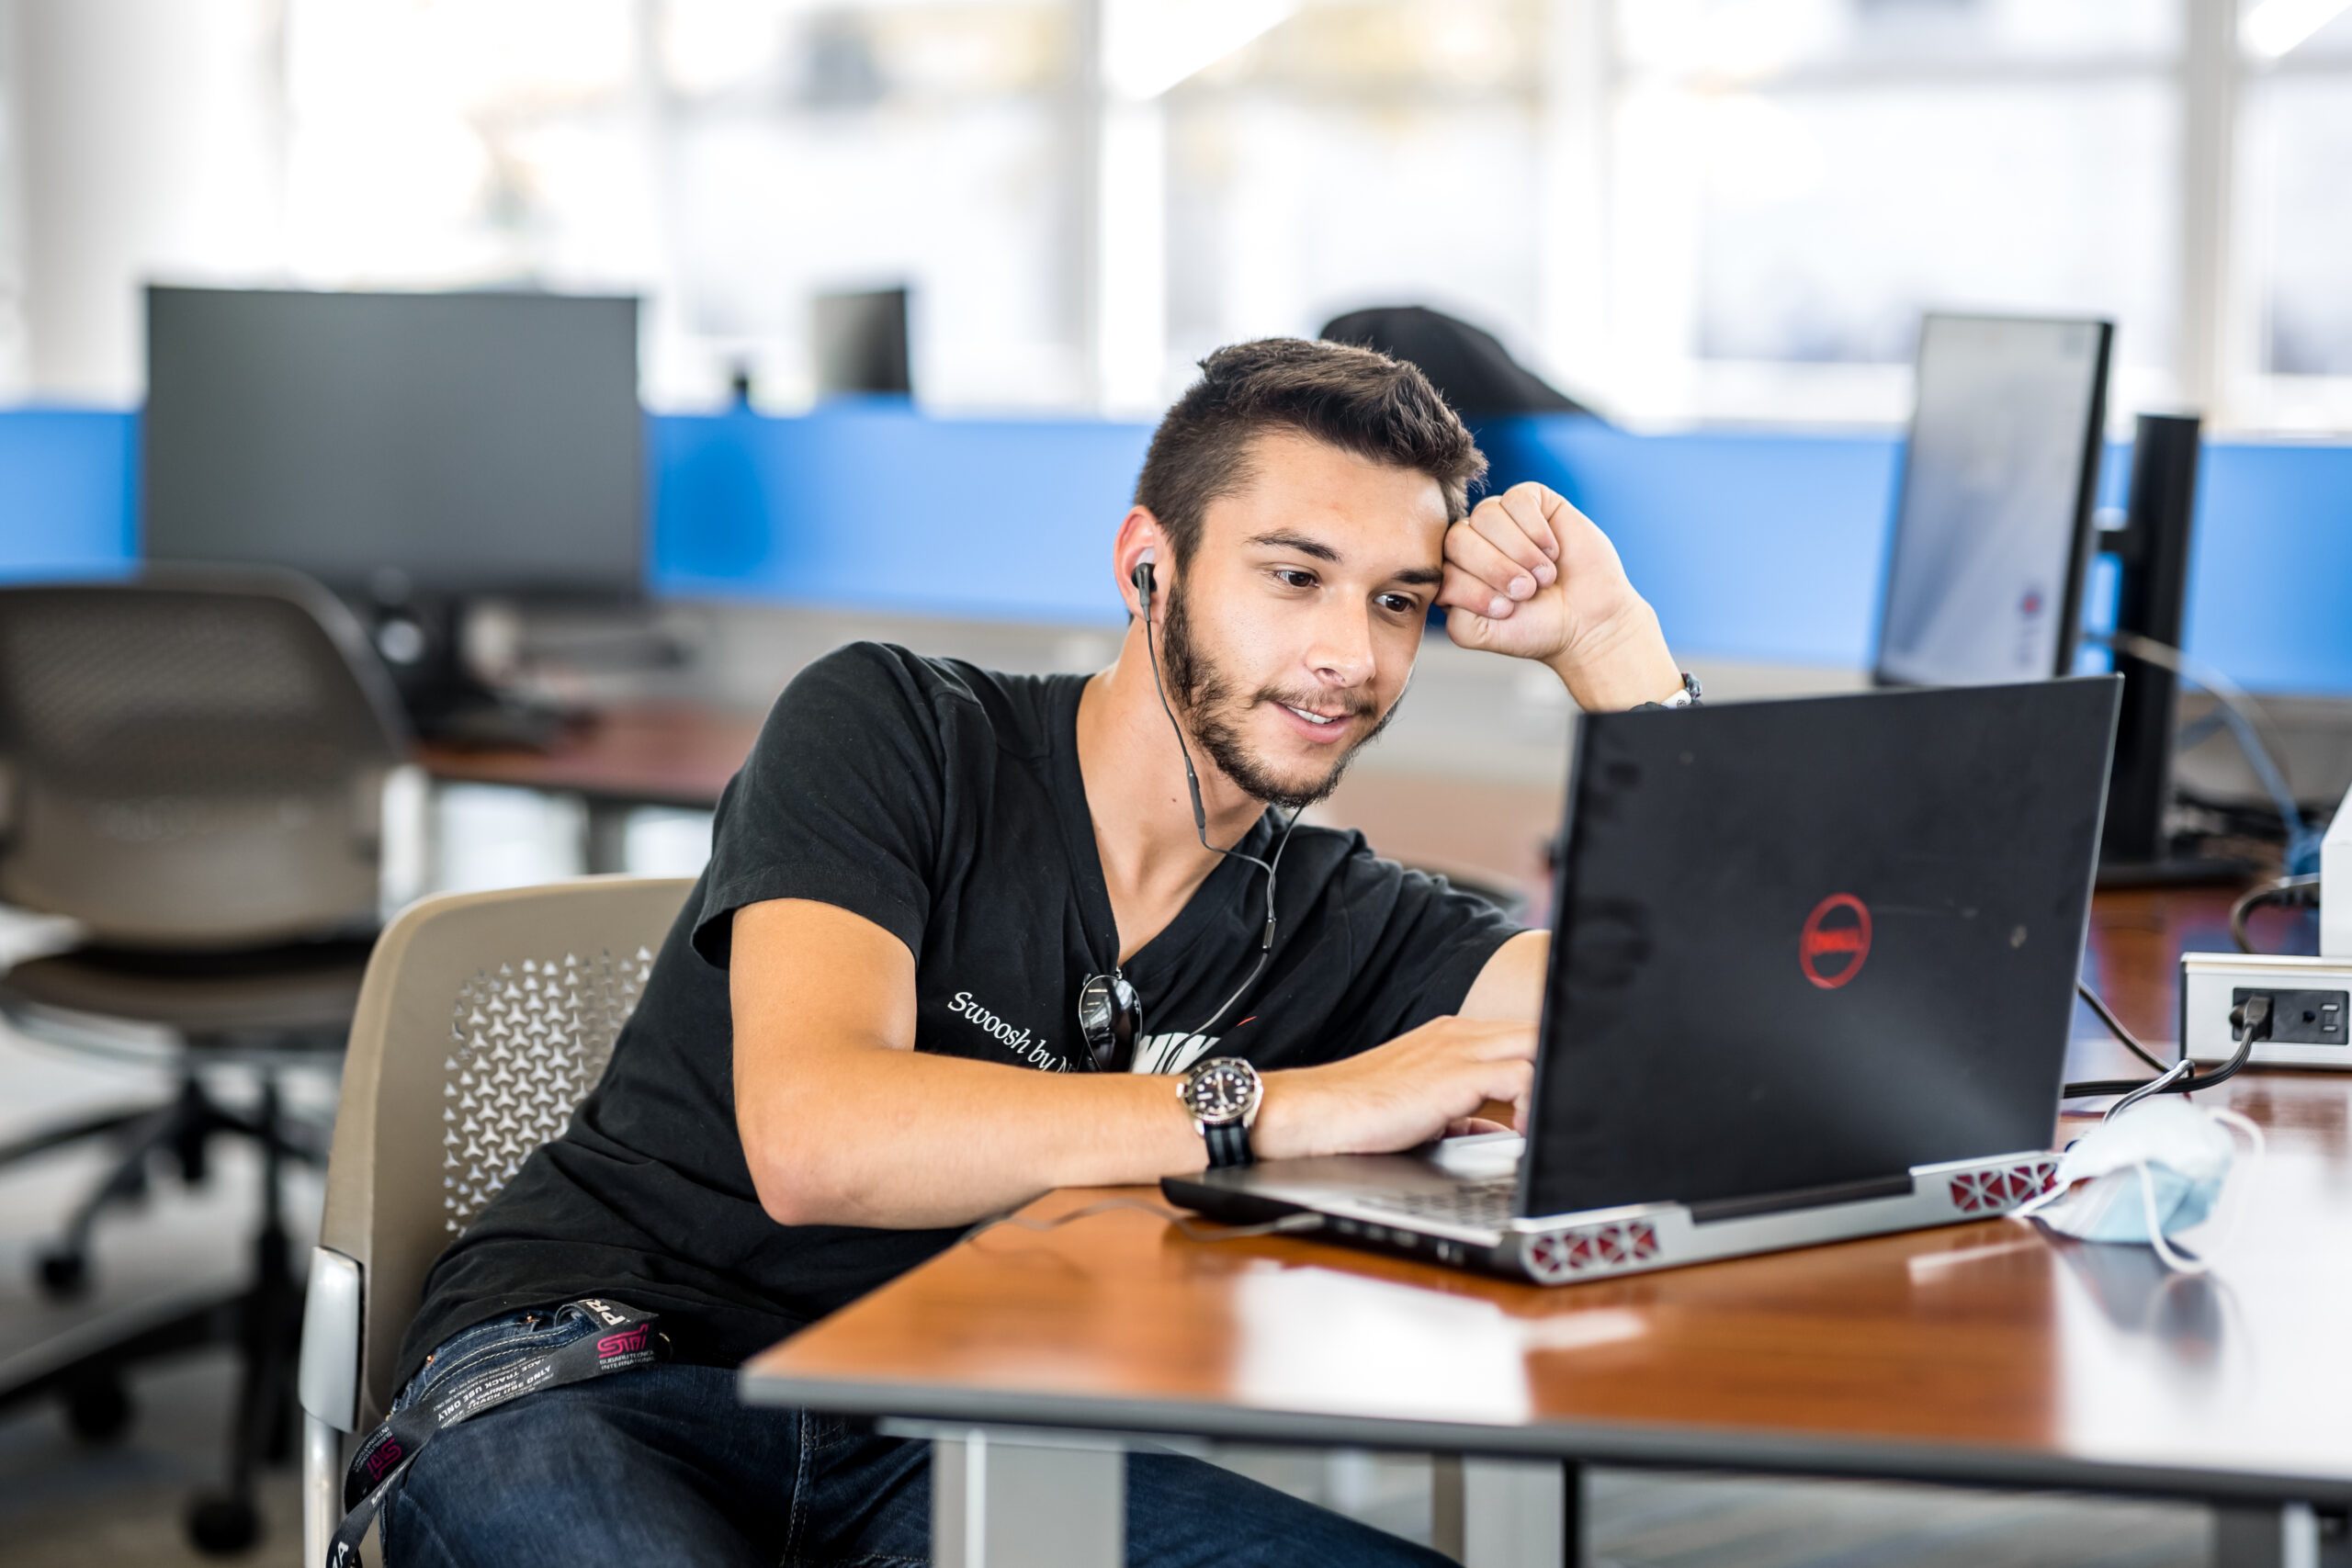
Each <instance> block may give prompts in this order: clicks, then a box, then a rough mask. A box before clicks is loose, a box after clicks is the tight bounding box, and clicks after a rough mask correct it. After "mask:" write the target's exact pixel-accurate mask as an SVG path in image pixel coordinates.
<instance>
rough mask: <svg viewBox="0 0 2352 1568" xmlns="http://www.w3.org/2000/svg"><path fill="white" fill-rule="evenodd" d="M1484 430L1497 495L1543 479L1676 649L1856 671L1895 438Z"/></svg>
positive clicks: (1582, 423) (1576, 422) (1561, 420)
mask: <svg viewBox="0 0 2352 1568" xmlns="http://www.w3.org/2000/svg"><path fill="white" fill-rule="evenodd" d="M1484 434H1485V439H1486V444H1487V447H1488V457H1489V458H1490V459H1491V460H1492V462H1493V478H1494V482H1495V483H1496V484H1497V485H1498V486H1500V485H1507V484H1513V483H1516V482H1518V481H1519V480H1521V479H1535V480H1538V481H1540V482H1542V483H1544V484H1548V485H1550V486H1552V487H1553V488H1554V489H1555V490H1557V491H1559V492H1560V493H1561V494H1563V495H1565V496H1566V497H1567V498H1568V499H1569V500H1570V501H1572V502H1575V503H1576V504H1577V507H1578V508H1579V509H1580V510H1582V511H1583V513H1585V514H1586V515H1587V516H1589V517H1590V518H1591V519H1592V520H1593V521H1594V522H1596V523H1598V524H1600V525H1601V527H1602V528H1604V529H1606V530H1607V531H1608V533H1609V536H1610V537H1611V539H1612V540H1614V541H1615V542H1616V545H1617V550H1618V553H1619V554H1620V555H1621V556H1623V558H1624V561H1625V570H1626V572H1627V574H1628V575H1630V576H1631V577H1632V578H1633V580H1634V582H1635V583H1636V584H1638V585H1639V586H1640V588H1641V590H1642V592H1643V593H1644V594H1645V596H1646V597H1647V598H1648V599H1649V601H1650V602H1651V604H1655V605H1656V606H1657V612H1658V617H1659V619H1660V620H1662V621H1663V622H1664V623H1665V625H1666V631H1667V636H1668V638H1669V639H1670V640H1671V641H1672V642H1673V644H1674V646H1675V647H1676V648H1677V649H1685V650H1688V651H1690V652H1692V653H1699V654H1713V655H1718V656H1730V657H1734V658H1740V659H1755V660H1773V661H1779V662H1784V663H1791V664H1834V665H1843V666H1847V667H1849V668H1850V667H1854V666H1859V665H1863V664H1867V663H1868V662H1869V660H1870V653H1871V643H1872V640H1873V638H1874V637H1875V636H1876V631H1877V627H1876V624H1875V620H1874V617H1875V615H1876V612H1877V604H1878V595H1879V580H1880V577H1881V575H1882V574H1883V571H1884V570H1885V569H1884V566H1883V559H1884V555H1885V547H1886V520H1887V517H1888V514H1889V510H1890V508H1891V506H1892V505H1893V498H1894V459H1895V454H1896V451H1897V447H1898V445H1899V444H1898V443H1897V442H1896V441H1895V440H1894V438H1893V437H1891V436H1880V435H1869V436H1804V437H1798V436H1789V435H1775V434H1742V433H1721V432H1710V433H1702V434H1689V435H1673V436H1648V435H1633V434H1627V433H1626V432H1624V431H1622V430H1616V429H1612V428H1611V427H1609V426H1606V425H1603V424H1601V423H1599V422H1598V421H1595V420H1589V419H1580V418H1576V417H1574V416H1568V417H1560V416H1550V417H1545V418H1541V419H1527V420H1521V421H1515V422H1513V423H1511V424H1510V425H1507V426H1502V427H1498V428H1495V429H1490V430H1488V431H1487V432H1485V433H1484Z"/></svg>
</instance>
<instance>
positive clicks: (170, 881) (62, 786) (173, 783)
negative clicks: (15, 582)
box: [0, 572, 407, 949]
mask: <svg viewBox="0 0 2352 1568" xmlns="http://www.w3.org/2000/svg"><path fill="white" fill-rule="evenodd" d="M406 750H407V738H406V734H405V729H404V726H403V724H402V721H401V716H400V710H399V708H398V706H397V705H396V703H395V700H394V694H393V691H392V688H391V682H390V677H389V676H388V675H387V674H386V672H385V671H384V669H383V666H382V665H381V663H380V662H379V660H377V658H376V656H375V653H374V650H373V649H370V648H369V647H368V642H367V639H366V637H365V636H364V635H363V634H362V632H361V630H360V628H359V626H358V625H357V623H356V621H355V620H354V619H353V617H352V615H351V614H350V612H349V611H348V610H346V609H345V607H344V606H343V604H341V602H339V601H338V600H336V599H335V598H334V596H333V595H331V594H329V593H327V592H325V591H324V590H323V589H321V588H319V587H318V586H317V585H316V584H314V583H311V582H310V581H307V580H305V579H302V578H300V577H295V576H292V575H290V574H278V573H262V572H254V573H245V572H237V573H212V572H201V573H194V572H191V573H172V574H163V575H153V576H150V577H147V578H144V579H141V580H140V581H130V582H120V583H76V584H33V585H24V586H16V587H7V588H0V901H5V902H6V903H9V904H14V905H17V906H18V907H19V908H29V909H38V910H41V911H43V912H46V913H51V914H60V915H67V916H71V917H73V918H74V919H76V920H78V921H80V922H81V923H82V925H83V926H84V927H85V929H86V931H87V932H88V934H89V938H90V940H92V941H94V942H98V943H100V944H104V945H116V946H124V947H142V948H175V949H224V948H238V947H254V946H261V945H264V944H266V943H270V942H283V941H288V940H294V939H299V938H303V937H311V936H319V935H322V934H328V933H333V932H336V931H351V930H359V931H365V930H368V929H372V928H373V926H374V924H375V921H376V919H377V916H378V899H379V886H380V874H379V866H380V862H381V855H380V848H381V846H380V838H381V831H382V801H383V789H384V783H385V779H386V775H387V774H388V773H390V771H391V770H392V769H393V768H395V767H397V766H399V765H400V764H401V761H402V759H403V757H404V756H405V753H406Z"/></svg>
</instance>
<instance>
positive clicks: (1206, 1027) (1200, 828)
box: [1129, 550, 1306, 1040]
mask: <svg viewBox="0 0 2352 1568" xmlns="http://www.w3.org/2000/svg"><path fill="white" fill-rule="evenodd" d="M1151 565H1152V552H1151V551H1149V550H1146V551H1144V553H1143V558H1142V559H1140V560H1138V561H1136V570H1135V572H1134V575H1133V576H1132V577H1131V578H1130V580H1129V581H1133V582H1134V583H1135V585H1136V597H1137V598H1138V599H1140V600H1141V601H1142V604H1143V646H1144V650H1145V651H1146V652H1147V653H1148V654H1149V655H1150V657H1151V685H1152V690H1154V691H1155V692H1158V693H1159V711H1160V712H1162V713H1164V714H1166V715H1167V716H1168V727H1169V728H1170V729H1172V730H1174V731H1175V732H1176V750H1177V752H1178V753H1179V754H1180V755H1181V756H1182V758H1183V759H1184V788H1185V789H1186V790H1187V791H1188V792H1190V793H1191V795H1192V797H1193V832H1194V833H1195V834H1197V835H1198V836H1199V838H1200V840H1201V848H1203V849H1204V850H1207V851H1209V852H1212V853H1215V854H1220V855H1223V856H1225V857H1226V858H1227V860H1238V861H1247V862H1249V863H1250V864H1251V865H1254V866H1256V867H1257V868H1258V869H1259V870H1260V871H1262V872H1264V873H1265V874H1266V929H1265V931H1264V934H1263V935H1261V937H1260V938H1259V942H1258V964H1257V967H1255V968H1253V969H1251V970H1250V977H1249V978H1248V979H1246V980H1244V981H1242V982H1241V984H1240V985H1239V986H1238V987H1235V988H1234V992H1233V995H1231V996H1229V997H1227V998H1225V1004H1224V1005H1223V1006H1222V1007H1220V1008H1218V1009H1217V1010H1216V1012H1215V1013H1214V1014H1212V1015H1211V1016H1210V1018H1209V1021H1207V1022H1206V1023H1204V1024H1202V1025H1201V1026H1200V1027H1199V1028H1198V1029H1195V1030H1193V1032H1192V1033H1191V1034H1188V1035H1186V1036H1185V1038H1186V1039H1188V1040H1189V1039H1194V1038H1197V1037H1199V1036H1201V1035H1204V1034H1206V1033H1207V1032H1209V1031H1210V1030H1212V1029H1215V1028H1216V1026H1217V1025H1218V1024H1220V1023H1223V1022H1224V1021H1225V1015H1226V1014H1227V1013H1229V1012H1231V1011H1232V1010H1233V1008H1234V1004H1235V1003H1237V1002H1238V1001H1239V1000H1240V999H1241V998H1243V997H1245V996H1247V995H1249V993H1250V987H1252V986H1254V985H1256V984H1257V983H1258V976H1261V975H1263V974H1264V973H1265V972H1266V965H1267V964H1270V963H1272V961H1273V956H1274V868H1275V867H1276V866H1278V865H1280V864H1281V863H1282V861H1283V851H1284V850H1286V849H1288V848H1289V847H1290V836H1291V832H1292V830H1293V829H1295V828H1296V827H1297V826H1298V819H1299V818H1300V816H1301V815H1302V814H1304V813H1305V811H1306V807H1304V806H1302V807H1298V808H1297V809H1295V810H1294V811H1293V812H1292V813H1291V814H1290V821H1289V822H1288V823H1287V824H1285V825H1284V826H1283V836H1282V839H1281V840H1280V841H1278V842H1277V843H1276V844H1275V845H1274V853H1273V858H1272V860H1260V859H1259V858H1258V857H1257V856H1256V855H1253V854H1245V853H1244V852H1241V851H1239V850H1227V849H1219V848H1218V847H1217V846H1216V845H1215V844H1212V843H1210V842H1209V814H1208V808H1207V807H1205V806H1204V805H1202V804H1201V775H1200V774H1199V773H1195V772H1194V771H1193V749H1192V747H1190V746H1189V745H1187V744H1186V743H1185V741H1184V727H1183V726H1182V724H1180V723H1178V722H1177V719H1176V709H1175V705H1173V704H1171V703H1170V702H1169V700H1168V687H1167V684H1166V682H1163V681H1161V680H1160V678H1159V644H1158V643H1157V642H1156V641H1154V640H1153V637H1152V631H1151V595H1152V591H1153V582H1152V572H1151Z"/></svg>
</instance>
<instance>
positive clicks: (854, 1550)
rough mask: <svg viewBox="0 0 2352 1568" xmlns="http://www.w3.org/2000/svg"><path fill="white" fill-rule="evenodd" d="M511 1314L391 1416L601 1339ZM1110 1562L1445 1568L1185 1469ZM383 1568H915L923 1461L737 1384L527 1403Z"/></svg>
mask: <svg viewBox="0 0 2352 1568" xmlns="http://www.w3.org/2000/svg"><path fill="white" fill-rule="evenodd" d="M600 1331H601V1330H599V1329H598V1328H597V1327H596V1325H594V1324H592V1323H589V1322H585V1321H576V1322H569V1323H557V1322H555V1321H554V1320H553V1319H552V1318H551V1316H550V1314H548V1313H546V1312H540V1313H537V1314H513V1315H510V1316H507V1317H502V1318H496V1319H493V1320H492V1321H491V1322H489V1323H485V1324H481V1325H476V1326H475V1327H472V1328H469V1329H467V1330H466V1331H465V1332H464V1333H462V1334H458V1335H456V1336H454V1337H451V1338H450V1339H449V1340H448V1342H447V1343H446V1344H445V1345H443V1346H442V1347H441V1348H440V1349H439V1350H438V1351H436V1352H435V1355H434V1358H433V1359H432V1360H431V1361H429V1362H427V1363H426V1365H425V1367H424V1371H420V1372H419V1373H417V1375H416V1377H415V1378H414V1379H413V1381H411V1382H410V1383H409V1385H408V1387H407V1388H405V1389H403V1390H402V1391H401V1395H400V1397H399V1398H398V1399H397V1400H396V1401H394V1403H393V1408H394V1409H402V1408H405V1407H406V1406H407V1405H409V1404H413V1402H414V1401H415V1400H416V1399H417V1398H418V1397H419V1396H420V1395H421V1394H422V1393H424V1391H425V1390H427V1389H429V1388H430V1387H432V1386H433V1384H434V1383H435V1382H436V1381H437V1380H439V1379H440V1378H442V1377H445V1376H447V1375H449V1374H451V1373H453V1372H465V1373H469V1374H470V1373H475V1372H481V1371H490V1370H492V1369H493V1368H495V1367H498V1366H502V1365H503V1364H506V1363H508V1362H511V1361H515V1360H520V1359H524V1358H526V1357H528V1356H532V1355H536V1354H538V1353H540V1352H543V1351H546V1350H548V1349H551V1348H555V1347H556V1346H559V1345H562V1344H565V1343H567V1342H569V1340H571V1339H572V1338H577V1337H580V1336H582V1335H584V1334H588V1333H593V1332H600ZM1126 1479H1127V1485H1126V1533H1127V1562H1129V1563H1131V1564H1149V1565H1151V1568H1196V1565H1197V1568H1207V1565H1209V1564H1218V1565H1220V1568H1223V1565H1256V1564H1262V1565H1264V1568H1323V1565H1326V1564H1328V1565H1329V1568H1439V1565H1442V1564H1445V1563H1446V1562H1448V1559H1446V1558H1443V1557H1441V1556H1439V1555H1437V1554H1436V1553H1434V1552H1431V1551H1426V1550H1424V1549H1422V1548H1420V1547H1418V1546H1414V1545H1411V1544H1410V1543H1408V1542H1407V1541H1404V1540H1399V1539H1397V1537H1395V1536H1392V1535H1388V1534H1385V1532H1383V1531H1380V1530H1376V1529H1372V1528H1371V1527H1370V1526H1368V1525H1360V1524H1357V1523H1355V1522H1353V1521H1352V1520H1350V1519H1345V1518H1342V1517H1340V1516H1339V1515H1337V1514H1334V1513H1330V1512H1329V1511H1327V1510H1325V1509H1322V1508H1318V1507H1316V1506H1313V1505H1312V1504H1308V1503H1302V1502H1299V1501H1298V1500H1296V1499H1295V1498H1293V1497H1290V1496H1287V1495H1284V1494H1283V1493H1280V1492H1277V1491H1274V1490H1273V1489H1272V1488H1271V1487H1267V1486H1262V1485H1260V1484H1259V1483H1256V1482H1254V1481H1250V1480H1248V1479H1246V1478H1244V1477H1242V1476H1238V1475H1235V1474H1233V1473H1232V1472H1228V1471H1225V1470H1220V1469H1218V1468H1217V1467H1216V1466H1215V1465H1211V1464H1207V1463H1204V1462H1203V1461H1199V1460H1194V1459H1186V1458H1183V1457H1182V1456H1179V1455H1174V1454H1162V1453H1134V1454H1130V1455H1128V1456H1127V1465H1126ZM382 1520H383V1524H382V1529H383V1543H384V1559H385V1562H386V1563H387V1565H388V1568H457V1565H460V1564H462V1565H465V1568H474V1565H477V1564H479V1565H481V1568H537V1565H540V1564H545V1565H546V1568H581V1565H582V1564H583V1563H597V1562H626V1563H628V1564H630V1565H631V1568H639V1565H643V1568H652V1565H654V1564H661V1563H681V1564H685V1563H691V1564H695V1565H696V1568H720V1565H730V1568H731V1565H735V1564H741V1568H779V1565H780V1568H820V1565H822V1568H922V1564H925V1563H927V1562H929V1561H930V1557H931V1445H929V1444H928V1443H923V1442H918V1441H913V1440H910V1439H907V1438H881V1437H876V1436H874V1435H873V1434H871V1433H867V1432H861V1431H856V1430H853V1429H852V1428H851V1427H849V1426H847V1425H846V1424H845V1423H843V1422H842V1421H840V1420H837V1419H834V1418H833V1417H831V1416H819V1415H815V1414H813V1413H811V1412H809V1411H805V1410H769V1409H753V1408H750V1407H747V1406H745V1405H743V1404H740V1403H738V1401H737V1399H736V1394H735V1374H734V1373H733V1372H731V1371H721V1370H719V1369H718V1368H713V1367H692V1366H684V1365H680V1364H677V1363H674V1362H662V1363H657V1364H655V1365H653V1366H648V1367H639V1368H636V1369H634V1370H632V1371H623V1372H616V1373H613V1374H611V1375H609V1376H606V1377H601V1378H594V1379H591V1380H589V1381H588V1382H576V1383H570V1384H566V1385H565V1386H563V1387H560V1388H551V1389H543V1390H541V1391H539V1392H538V1393H530V1394H526V1395H524V1396H523V1397H522V1398H520V1399H516V1400H514V1401H512V1402H511V1403H509V1404H503V1405H500V1406H498V1407H497V1408H496V1409H493V1410H490V1411H487V1412H485V1413H483V1414H482V1415H480V1416H475V1417H474V1418H473V1419H472V1420H470V1421H467V1422H464V1423H462V1424H461V1425H458V1426H456V1427H450V1428H449V1429H448V1430H447V1431H445V1432H442V1433H441V1434H440V1435H439V1436H437V1437H435V1438H433V1439H432V1440H431V1441H429V1442H428V1443H426V1444H425V1446H424V1450H423V1451H422V1452H421V1453H420V1454H418V1456H417V1458H416V1461H415V1462H414V1463H413V1465H412V1466H411V1467H410V1469H409V1472H408V1474H407V1476H406V1478H405V1479H404V1480H402V1482H401V1484H400V1486H399V1488H398V1489H397V1490H396V1491H395V1492H394V1493H393V1494H392V1495H391V1498H390V1502H389V1504H388V1506H386V1507H385V1509H384V1512H383V1516H382Z"/></svg>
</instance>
